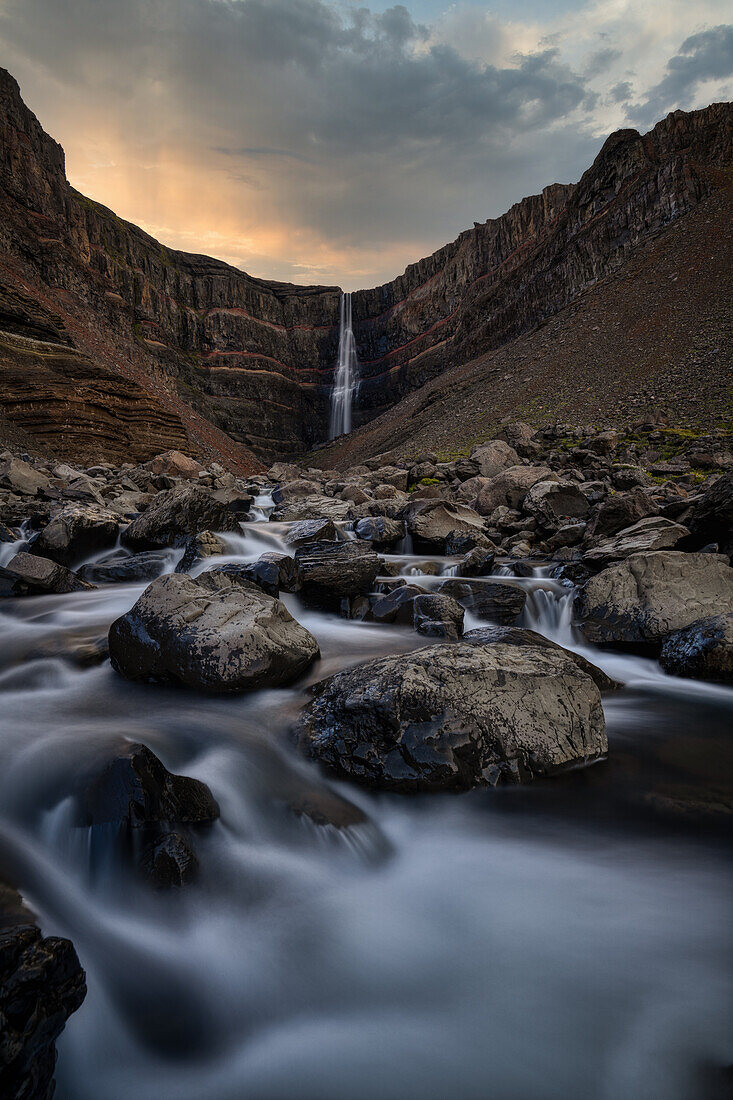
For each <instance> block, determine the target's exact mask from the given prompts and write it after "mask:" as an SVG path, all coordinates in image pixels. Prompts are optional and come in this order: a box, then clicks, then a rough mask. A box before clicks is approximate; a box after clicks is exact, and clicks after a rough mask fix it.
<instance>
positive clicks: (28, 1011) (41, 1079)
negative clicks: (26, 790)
mask: <svg viewBox="0 0 733 1100" xmlns="http://www.w3.org/2000/svg"><path fill="white" fill-rule="evenodd" d="M13 898H16V899H17V902H14V901H13V900H12V899H13ZM85 996H86V978H85V974H84V971H83V970H82V968H81V966H80V964H79V958H78V956H77V954H76V951H75V950H74V946H73V944H72V943H71V942H70V941H69V940H66V939H60V938H59V937H57V936H45V937H44V935H43V933H42V932H41V930H40V929H39V928H38V927H36V925H35V923H34V919H33V915H32V914H31V913H29V911H28V910H27V909H26V908H25V907H24V906H23V905H22V903H21V901H20V897H19V895H17V893H16V892H15V891H14V890H12V888H10V887H8V886H5V885H4V884H2V883H0V1096H2V1097H4V1098H5V1100H51V1097H52V1096H53V1094H54V1080H53V1074H54V1068H55V1065H56V1048H55V1042H56V1039H57V1038H58V1037H59V1035H60V1034H61V1032H62V1031H63V1029H64V1024H65V1023H66V1021H67V1019H68V1018H69V1016H70V1015H71V1014H72V1012H76V1010H77V1009H78V1008H79V1007H80V1005H81V1004H82V1002H83V1000H84V997H85Z"/></svg>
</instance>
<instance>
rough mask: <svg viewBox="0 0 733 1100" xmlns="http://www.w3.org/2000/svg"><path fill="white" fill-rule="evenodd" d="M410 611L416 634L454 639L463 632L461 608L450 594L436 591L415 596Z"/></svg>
mask: <svg viewBox="0 0 733 1100" xmlns="http://www.w3.org/2000/svg"><path fill="white" fill-rule="evenodd" d="M412 613H413V626H414V627H415V630H416V631H417V632H418V634H425V635H427V636H428V637H430V638H448V639H451V640H453V641H456V640H457V639H458V638H460V636H461V634H462V633H463V608H462V607H461V605H460V604H459V603H458V602H457V601H456V600H454V599H453V597H452V596H446V595H444V594H443V593H438V592H428V593H426V594H425V595H418V596H415V597H414V598H413V601H412Z"/></svg>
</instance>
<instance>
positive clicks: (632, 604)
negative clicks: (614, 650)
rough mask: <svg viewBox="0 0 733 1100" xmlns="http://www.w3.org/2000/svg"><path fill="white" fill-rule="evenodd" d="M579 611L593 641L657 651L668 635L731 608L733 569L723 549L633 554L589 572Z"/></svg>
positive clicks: (583, 627) (577, 606) (579, 597)
mask: <svg viewBox="0 0 733 1100" xmlns="http://www.w3.org/2000/svg"><path fill="white" fill-rule="evenodd" d="M575 610H576V614H577V616H578V618H579V620H580V627H581V630H582V631H583V634H584V635H585V637H586V638H587V639H588V641H590V642H592V643H594V644H595V645H612V646H619V647H622V648H628V649H632V650H636V651H641V652H651V653H658V652H659V650H660V648H661V645H662V642H663V641H664V639H665V637H666V636H667V634H670V633H672V632H673V631H676V630H682V629H683V628H685V627H688V626H690V625H691V624H692V623H694V622H695V621H696V620H697V619H702V618H707V617H709V616H712V615H718V614H729V613H730V612H732V611H733V569H731V567H730V565H729V564H728V559H727V558H726V557H724V556H723V555H721V554H684V553H681V552H680V551H676V550H658V551H656V553H651V554H634V555H632V556H631V557H630V558H626V559H625V560H624V561H622V562H618V563H616V564H615V565H610V566H608V568H606V569H604V570H603V571H602V572H601V573H598V574H597V576H595V577H591V579H590V580H589V581H588V582H587V583H586V585H585V586H584V588H583V589H581V590H580V591H579V592H578V594H577V596H576V600H575Z"/></svg>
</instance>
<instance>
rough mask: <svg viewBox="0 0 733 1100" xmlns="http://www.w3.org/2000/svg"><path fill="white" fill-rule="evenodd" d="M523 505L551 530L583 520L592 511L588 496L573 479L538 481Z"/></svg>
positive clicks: (539, 522) (542, 525)
mask: <svg viewBox="0 0 733 1100" xmlns="http://www.w3.org/2000/svg"><path fill="white" fill-rule="evenodd" d="M522 507H523V508H524V511H525V512H529V514H530V515H531V516H534V518H535V519H536V520H537V522H538V524H539V525H540V527H544V528H546V529H547V530H549V531H555V530H557V528H558V527H561V526H562V525H563V524H565V523H569V522H570V521H571V520H574V521H576V522H577V521H578V520H583V519H585V517H586V516H587V515H588V512H589V511H590V505H589V503H588V498H587V497H586V496H585V495H584V494H583V493H582V492H581V490H580V489H579V488H578V486H577V485H576V484H575V483H574V482H572V481H536V482H535V484H534V485H533V486H532V487H531V489H530V490H529V492H528V493H527V495H526V497H525V498H524V502H523V505H522Z"/></svg>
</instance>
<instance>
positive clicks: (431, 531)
mask: <svg viewBox="0 0 733 1100" xmlns="http://www.w3.org/2000/svg"><path fill="white" fill-rule="evenodd" d="M404 519H405V524H406V527H407V530H408V532H409V534H410V535H412V541H413V545H414V547H415V552H416V553H418V554H420V553H422V554H443V553H445V548H446V542H447V541H448V540H449V539H451V538H455V537H457V536H459V535H471V536H473V537H474V539H475V540H477V541H479V540H478V536H482V537H485V532H484V521H483V519H482V518H481V516H480V515H478V513H477V512H475V511H474V510H473V508H468V507H467V506H466V505H465V504H452V503H451V502H450V501H447V500H416V501H412V502H411V503H410V504H408V505H407V507H406V508H405V510H404ZM474 545H476V542H474ZM487 545H488V540H487Z"/></svg>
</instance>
